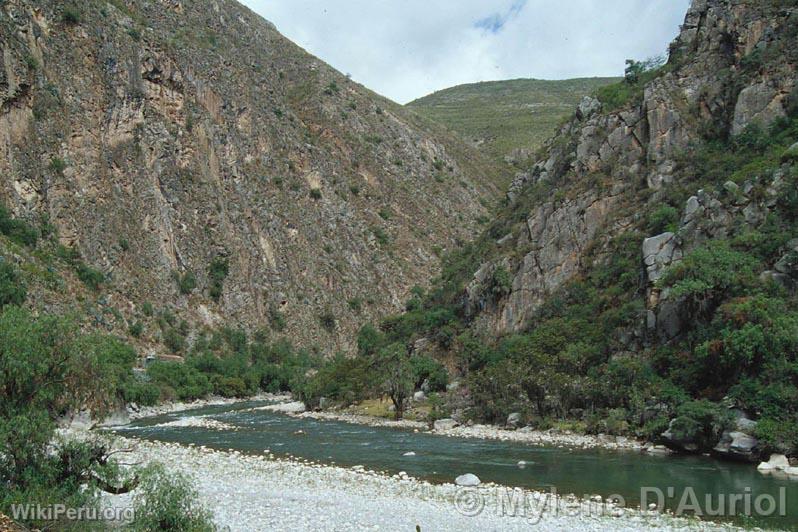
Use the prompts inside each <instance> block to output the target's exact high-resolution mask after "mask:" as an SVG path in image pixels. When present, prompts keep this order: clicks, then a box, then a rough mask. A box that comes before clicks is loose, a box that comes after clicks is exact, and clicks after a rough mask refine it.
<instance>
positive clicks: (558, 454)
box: [117, 402, 798, 530]
mask: <svg viewBox="0 0 798 532" xmlns="http://www.w3.org/2000/svg"><path fill="white" fill-rule="evenodd" d="M264 404H265V403H262V402H258V403H254V402H244V403H237V404H234V405H224V406H210V407H204V408H199V409H194V410H189V411H183V412H176V413H171V414H165V415H162V416H157V417H152V418H147V419H143V420H139V421H137V422H135V423H133V424H131V425H129V426H126V427H122V428H118V429H117V430H118V431H119V433H120V434H122V435H124V436H135V437H139V438H144V439H149V440H156V441H165V442H175V443H181V444H189V443H192V444H195V445H204V446H206V447H209V448H215V449H221V450H226V449H235V450H238V451H241V452H242V453H245V454H264V453H266V452H269V451H270V452H271V453H272V454H275V455H277V456H283V457H287V456H289V455H290V456H294V457H301V458H305V459H309V460H313V461H317V462H321V463H325V464H334V465H340V466H344V467H351V466H355V465H362V466H364V467H366V468H367V469H373V470H375V471H384V472H386V473H390V474H396V473H398V472H400V471H405V472H407V473H408V474H409V475H411V476H414V477H417V478H420V479H426V480H430V481H432V482H452V481H453V480H454V478H455V477H456V476H458V475H461V474H464V473H473V474H475V475H477V476H478V477H479V478H480V479H481V480H482V481H483V482H494V483H497V484H501V485H506V486H511V487H515V486H518V487H522V488H528V489H535V490H543V491H552V490H556V492H557V493H559V494H562V495H565V494H570V493H573V494H576V495H578V496H580V497H581V496H592V495H596V494H597V495H601V496H603V497H608V496H612V495H615V496H620V497H621V498H622V500H623V501H624V502H625V504H626V505H627V506H633V507H637V506H638V505H639V504H640V503H641V499H642V498H643V497H644V496H645V499H646V501H645V502H646V503H651V502H654V503H657V502H659V501H660V500H661V501H662V502H663V503H664V505H665V507H667V508H668V509H671V510H676V509H677V507H678V506H679V504H680V502H687V503H694V502H695V501H698V504H699V507H700V508H701V509H702V511H704V512H705V514H706V513H709V512H711V511H713V510H714V509H716V508H718V507H719V505H720V504H723V505H724V506H725V512H724V513H725V514H726V516H725V517H722V518H718V519H720V520H722V521H733V522H735V523H737V524H743V525H748V526H761V527H766V528H781V529H791V530H798V482H796V481H793V480H789V479H787V478H779V477H775V476H773V475H763V474H761V473H759V472H758V471H757V470H756V468H755V467H753V466H752V465H750V464H738V463H733V462H726V461H719V460H714V459H711V458H706V457H691V456H649V455H644V454H640V453H632V452H614V451H604V450H574V449H564V448H558V447H538V446H530V445H525V444H519V443H512V442H502V441H497V440H479V439H463V438H452V437H445V436H437V435H434V434H429V433H425V432H413V431H411V430H401V429H393V428H385V427H369V426H363V425H354V424H350V423H345V422H339V421H328V420H324V421H321V420H314V419H308V418H295V417H290V416H287V415H284V414H279V413H275V412H270V411H265V410H259V409H257V407H260V406H263V405H264ZM199 420H201V421H202V424H203V425H206V424H207V422H208V421H210V422H211V423H216V427H210V426H196V425H197V424H196V422H197V421H199ZM408 453H412V454H408ZM519 462H524V463H525V465H523V466H519ZM660 493H661V494H662V498H661V499H659V498H658V495H659V494H660ZM693 495H695V498H693ZM734 495H737V496H738V497H739V500H738V502H737V504H736V505H735V508H736V511H734V513H736V514H738V515H737V516H736V517H729V515H730V514H731V513H732V510H731V504H730V502H729V500H730V496H734ZM767 495H770V496H771V497H772V501H775V506H776V507H775V512H774V514H773V515H769V516H757V517H742V516H740V514H742V513H745V512H744V509H745V508H744V506H745V504H746V502H749V501H750V503H751V506H752V508H755V504H754V503H755V502H757V501H760V502H761V509H762V510H768V508H769V506H770V499H769V498H767V497H765V498H763V496H767ZM707 497H709V499H708V498H707ZM721 497H725V499H722V498H721ZM782 514H783V515H782ZM704 517H705V518H711V517H708V516H707V515H704Z"/></svg>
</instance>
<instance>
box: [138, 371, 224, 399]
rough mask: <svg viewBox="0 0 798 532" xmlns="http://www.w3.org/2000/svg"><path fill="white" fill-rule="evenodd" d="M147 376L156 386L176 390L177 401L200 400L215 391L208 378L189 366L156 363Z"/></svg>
mask: <svg viewBox="0 0 798 532" xmlns="http://www.w3.org/2000/svg"><path fill="white" fill-rule="evenodd" d="M147 374H148V375H149V376H150V378H151V379H152V382H153V383H154V384H157V385H160V386H163V387H169V388H172V389H174V392H175V396H176V398H177V399H181V400H194V399H200V398H202V397H205V396H206V395H208V394H209V393H211V392H212V391H213V387H212V386H211V383H210V381H209V380H208V377H207V376H206V375H204V374H203V373H202V372H200V371H199V370H197V369H196V368H194V367H192V366H190V365H188V364H182V363H179V362H161V361H156V362H153V363H152V364H151V365H150V366H149V367H148V368H147Z"/></svg>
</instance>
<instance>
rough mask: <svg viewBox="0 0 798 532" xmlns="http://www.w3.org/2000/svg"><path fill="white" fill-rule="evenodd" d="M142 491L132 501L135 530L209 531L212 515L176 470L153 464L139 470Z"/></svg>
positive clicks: (151, 531) (212, 529)
mask: <svg viewBox="0 0 798 532" xmlns="http://www.w3.org/2000/svg"><path fill="white" fill-rule="evenodd" d="M140 486H141V491H140V492H139V493H138V494H137V495H136V497H135V499H134V501H133V509H134V513H135V518H134V520H133V522H132V523H131V524H130V529H131V530H134V531H136V532H158V531H161V530H169V531H173V532H205V531H208V532H211V531H214V530H216V526H215V525H214V524H213V521H212V519H211V517H212V514H211V512H210V511H208V510H207V509H205V508H204V507H203V506H202V505H201V504H200V502H199V500H198V498H199V496H198V493H197V491H196V490H195V489H194V488H193V487H192V486H191V483H190V482H189V480H188V479H187V478H186V477H184V476H183V475H181V474H179V473H175V472H174V471H167V470H166V469H164V468H163V466H161V465H158V464H156V465H153V466H150V467H149V468H147V469H146V470H145V471H143V472H142V473H141V484H140Z"/></svg>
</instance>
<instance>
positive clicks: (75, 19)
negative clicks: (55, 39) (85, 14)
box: [61, 6, 80, 26]
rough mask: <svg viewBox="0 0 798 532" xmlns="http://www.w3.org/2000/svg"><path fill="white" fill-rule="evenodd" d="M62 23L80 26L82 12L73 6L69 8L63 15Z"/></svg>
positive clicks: (66, 8) (65, 9)
mask: <svg viewBox="0 0 798 532" xmlns="http://www.w3.org/2000/svg"><path fill="white" fill-rule="evenodd" d="M61 22H63V23H64V24H67V25H69V26H74V25H76V24H80V11H79V10H78V9H77V8H76V7H73V6H67V7H65V8H64V11H63V13H61Z"/></svg>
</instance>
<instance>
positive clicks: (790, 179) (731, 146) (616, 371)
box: [301, 108, 798, 454]
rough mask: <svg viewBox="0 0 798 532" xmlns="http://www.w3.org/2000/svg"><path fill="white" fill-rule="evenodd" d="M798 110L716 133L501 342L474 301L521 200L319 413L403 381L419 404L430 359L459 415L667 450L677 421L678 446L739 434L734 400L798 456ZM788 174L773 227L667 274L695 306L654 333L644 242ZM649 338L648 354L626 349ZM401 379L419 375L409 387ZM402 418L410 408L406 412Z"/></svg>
mask: <svg viewBox="0 0 798 532" xmlns="http://www.w3.org/2000/svg"><path fill="white" fill-rule="evenodd" d="M791 109H792V110H791V113H792V115H791V116H790V117H788V118H785V119H782V120H779V121H777V122H776V123H775V124H774V125H773V126H772V127H771V128H770V129H768V130H763V129H761V128H758V127H756V126H752V127H749V128H748V129H747V130H746V131H745V132H744V133H743V134H741V135H739V136H737V137H733V138H722V137H718V136H713V135H708V137H707V139H706V141H704V142H703V143H701V144H698V145H696V146H694V147H693V148H692V149H691V150H689V151H688V152H687V153H685V154H684V156H683V161H682V164H681V165H680V168H678V169H677V174H678V175H677V179H676V180H675V181H674V183H672V184H670V185H667V186H666V187H665V188H664V190H663V191H662V193H661V194H660V198H659V200H658V201H651V202H649V203H647V204H646V207H645V208H646V209H647V211H645V212H643V213H641V215H640V216H638V217H637V219H638V220H639V222H638V223H637V225H635V226H633V227H632V228H630V229H629V230H627V231H625V232H623V233H621V234H618V235H615V236H613V237H612V238H611V239H610V243H609V245H608V246H607V248H606V249H605V250H604V253H602V254H601V255H600V256H599V255H598V254H595V255H589V256H588V260H587V261H586V264H585V267H584V269H583V271H582V273H581V275H579V276H577V277H576V278H575V279H573V280H572V281H570V282H568V283H567V284H565V285H564V286H563V287H561V288H560V289H558V290H557V291H556V292H554V293H552V294H551V295H550V296H549V297H548V299H547V300H546V301H545V303H544V304H543V305H542V306H541V307H540V308H539V310H538V311H537V312H536V314H535V316H534V317H533V319H532V320H531V321H530V322H529V323H528V325H527V327H526V329H525V331H524V332H521V333H517V334H509V335H506V336H503V337H501V338H498V339H497V338H494V337H492V336H491V334H489V333H485V332H484V329H483V328H480V327H477V326H475V324H474V323H472V322H471V321H470V320H471V316H469V315H467V313H466V312H465V309H464V306H463V303H462V302H463V294H464V293H465V287H466V284H467V283H468V282H470V281H471V279H472V275H473V273H474V272H475V271H476V270H477V269H478V268H479V266H480V264H482V263H484V262H485V261H486V260H489V259H490V256H491V253H493V252H494V250H495V244H494V243H493V242H494V240H495V239H496V238H497V237H500V236H503V235H504V234H505V227H506V221H503V220H502V217H504V218H512V217H513V216H514V210H517V207H514V206H509V207H508V212H507V213H505V214H504V215H502V216H500V217H499V220H497V222H496V223H495V224H494V225H497V226H499V227H498V228H493V227H491V228H488V230H487V231H486V233H485V234H484V235H483V236H482V237H481V238H480V239H478V240H477V241H475V242H474V243H472V244H469V245H467V246H465V247H464V248H463V249H461V250H459V251H455V252H454V253H453V254H451V255H450V256H448V257H447V258H446V259H445V260H444V263H443V272H442V275H441V276H440V277H439V278H438V279H436V280H435V281H434V282H433V285H432V288H431V289H430V290H429V291H427V292H426V293H424V292H422V291H420V290H417V291H416V292H415V294H414V295H413V297H412V298H411V299H410V300H409V301H408V303H407V310H406V312H404V313H402V314H400V315H396V316H390V317H388V318H386V319H384V320H382V321H381V322H380V323H379V324H378V326H377V327H373V326H371V325H366V326H365V327H364V328H363V329H362V330H361V332H360V335H359V337H358V346H359V349H358V356H357V357H356V358H354V359H347V358H340V359H333V360H330V361H328V362H327V363H326V365H325V366H324V367H322V369H320V370H319V372H318V373H317V374H316V375H315V377H314V378H313V379H311V381H309V382H308V383H307V384H306V386H305V388H304V389H303V390H302V391H301V395H302V397H303V399H304V400H305V402H306V403H308V404H309V405H310V406H316V405H318V399H319V397H324V398H326V399H327V400H328V401H334V402H338V403H344V404H348V403H352V402H355V401H358V400H361V399H363V398H365V397H374V396H378V395H390V396H391V397H392V398H394V399H395V397H396V396H397V392H396V390H397V388H400V393H399V394H398V395H399V396H400V397H408V396H410V395H412V392H413V390H417V389H419V388H420V385H421V383H422V382H423V381H424V380H425V379H428V380H429V382H432V380H433V379H432V378H431V374H429V373H428V374H424V375H423V376H422V374H421V373H414V371H413V367H414V364H416V365H418V366H423V367H430V368H433V367H434V368H436V369H435V370H434V371H433V372H434V373H436V374H438V372H439V373H440V375H441V377H440V378H437V379H436V382H438V383H439V387H440V389H445V383H446V380H447V378H452V379H456V380H457V381H459V383H460V384H461V385H462V387H461V389H460V391H458V392H453V393H450V394H449V395H448V397H449V401H450V403H452V404H451V407H452V408H459V409H460V410H461V414H462V415H463V416H464V417H468V418H470V419H473V420H474V421H478V422H488V423H499V424H503V423H504V422H505V421H506V419H507V417H508V415H509V414H511V413H516V412H517V413H520V414H521V416H522V418H523V420H524V422H525V423H527V424H529V425H531V426H533V427H536V428H540V429H546V428H550V427H552V426H554V424H555V423H557V422H558V421H560V420H569V421H570V422H571V425H572V426H573V427H574V428H577V429H580V430H584V431H586V432H590V433H600V432H602V433H612V434H618V435H627V436H636V437H641V438H647V439H651V440H654V441H659V440H660V438H661V436H662V433H663V432H665V431H666V430H667V429H668V427H669V426H671V429H672V431H673V432H675V434H676V436H677V437H680V438H682V439H684V440H691V441H698V442H699V443H700V445H699V447H700V449H701V450H702V451H707V450H709V449H711V446H712V445H714V442H716V441H717V439H718V436H719V434H720V432H722V431H723V430H725V429H730V428H732V427H733V426H734V419H733V416H732V415H731V414H730V412H731V410H730V407H732V406H734V407H736V408H737V409H739V410H740V411H743V412H745V413H746V414H747V415H748V416H750V417H753V418H755V419H757V420H758V423H757V425H756V428H755V429H753V430H754V435H755V436H756V437H757V438H758V439H759V441H760V445H761V446H762V448H761V450H762V451H763V452H768V451H772V452H782V453H787V454H794V453H795V452H796V451H798V414H797V413H796V410H795V408H794V406H795V405H796V404H798V298H796V294H795V286H796V282H797V281H798V278H797V276H796V274H798V270H796V268H795V265H796V264H798V258H796V257H798V255H796V253H798V251H795V250H794V248H795V246H796V244H795V240H794V239H795V238H796V237H798V233H796V232H795V228H796V225H795V223H796V219H797V217H798V196H797V195H796V192H795V191H796V190H798V168H796V166H795V158H794V157H793V156H792V155H791V152H790V146H791V145H792V143H794V142H795V140H796V139H798V110H796V108H791ZM708 131H710V130H708ZM774 176H779V177H778V179H779V180H782V181H783V184H782V186H781V190H783V193H780V194H779V195H778V197H777V198H776V199H775V200H774V201H773V205H772V208H771V209H769V214H768V215H767V216H766V217H765V218H764V219H763V220H762V221H761V222H757V223H750V222H749V221H747V220H744V219H742V215H741V216H740V218H741V219H740V220H736V221H735V222H734V223H733V225H734V226H735V227H737V229H736V230H734V231H731V232H730V233H729V234H728V236H727V237H725V238H717V239H714V240H712V241H710V242H707V243H706V244H703V245H699V246H697V247H695V248H694V249H691V250H688V253H687V254H686V256H685V257H684V259H683V260H682V261H681V262H678V263H677V264H675V265H674V266H672V267H671V268H670V269H668V270H667V271H666V272H665V275H664V277H663V278H662V279H661V280H660V281H659V284H658V287H657V288H658V289H659V290H662V291H667V292H669V294H670V297H671V298H673V299H674V300H677V301H679V302H680V308H682V310H683V311H684V312H683V314H684V315H683V316H682V318H683V319H682V320H681V321H682V322H683V326H682V330H681V332H680V334H679V335H678V336H677V337H676V338H674V339H672V340H666V339H663V338H659V337H657V336H656V335H651V333H649V332H647V331H646V327H645V316H646V303H645V287H644V286H643V285H642V283H641V277H642V273H643V268H644V266H643V264H642V260H641V256H640V249H641V245H642V242H643V239H644V238H645V237H646V236H651V235H652V234H657V233H656V232H654V233H651V232H650V231H659V232H662V231H666V230H674V229H676V230H678V226H679V218H680V212H681V209H682V208H683V205H684V202H685V201H686V199H687V198H688V197H689V195H691V194H693V193H695V191H696V190H698V189H702V188H703V189H704V190H706V191H709V192H710V193H714V194H718V195H719V196H720V197H721V199H722V200H724V201H729V202H734V201H735V198H734V196H733V195H734V194H735V193H739V192H737V191H738V190H739V189H740V188H742V187H743V186H744V185H745V184H746V183H749V184H750V185H751V186H750V188H749V190H748V191H747V194H748V195H749V196H752V197H764V195H765V194H766V188H767V187H769V186H770V183H771V181H773V179H774ZM533 188H534V187H533ZM662 199H664V200H665V201H664V202H663V201H662ZM520 201H525V200H524V198H522V199H521V200H520ZM526 212H529V211H528V210H526ZM777 263H778V268H777V269H778V271H779V272H786V273H784V274H781V276H780V277H778V278H779V280H780V281H779V282H775V281H774V277H773V275H770V274H763V272H766V271H772V270H773V269H774V265H776V264H777ZM492 286H494V288H495V289H494V290H492V291H491V297H493V298H494V300H493V301H492V302H487V303H488V304H494V303H497V302H500V301H501V298H502V297H504V296H505V295H506V293H507V292H508V291H509V275H508V274H507V272H506V270H503V269H502V268H497V270H496V273H495V274H494V276H493V285H492ZM635 338H636V339H637V340H635ZM630 339H631V340H630ZM636 342H637V343H640V344H641V345H642V347H641V349H640V350H637V351H630V350H629V349H628V348H627V347H626V346H627V345H629V344H630V343H632V344H634V343H636ZM400 355H401V356H400ZM419 360H424V361H425V362H424V363H423V364H418V363H417V362H416V361H419ZM442 364H445V365H446V368H447V370H448V372H447V371H443V370H442V369H441V368H442V367H443V366H442ZM396 374H401V375H403V376H405V378H404V380H401V382H397V381H398V379H396V378H394V377H393V375H396ZM413 380H415V381H416V382H415V384H413V383H412V382H411V381H413ZM425 389H428V388H427V387H426V386H425ZM462 389H465V390H467V392H466V400H465V401H463V393H462ZM394 403H396V401H394ZM401 410H402V409H401V407H399V406H398V405H396V409H395V412H396V415H397V416H400V415H401ZM701 442H703V443H701ZM710 442H713V443H712V445H710Z"/></svg>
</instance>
